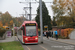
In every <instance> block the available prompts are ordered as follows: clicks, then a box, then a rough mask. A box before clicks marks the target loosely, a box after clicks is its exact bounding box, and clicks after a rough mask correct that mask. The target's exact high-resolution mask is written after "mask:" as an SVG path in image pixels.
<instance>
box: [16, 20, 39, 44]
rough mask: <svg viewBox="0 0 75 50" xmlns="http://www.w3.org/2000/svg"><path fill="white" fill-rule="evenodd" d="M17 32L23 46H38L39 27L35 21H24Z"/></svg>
mask: <svg viewBox="0 0 75 50" xmlns="http://www.w3.org/2000/svg"><path fill="white" fill-rule="evenodd" d="M17 32H18V33H17V37H18V39H19V40H20V41H21V42H22V43H23V44H38V25H37V23H36V22H35V21H24V22H23V24H22V25H21V26H20V27H19V28H18V31H17Z"/></svg>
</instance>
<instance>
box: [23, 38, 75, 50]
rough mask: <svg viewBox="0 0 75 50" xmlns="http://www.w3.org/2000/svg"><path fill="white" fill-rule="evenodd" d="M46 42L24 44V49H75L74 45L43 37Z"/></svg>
mask: <svg viewBox="0 0 75 50" xmlns="http://www.w3.org/2000/svg"><path fill="white" fill-rule="evenodd" d="M43 41H44V43H43V44H41V43H40V39H39V44H38V45H22V46H23V48H24V50H75V46H74V45H70V44H66V43H61V42H57V41H53V40H50V39H47V38H44V39H43Z"/></svg>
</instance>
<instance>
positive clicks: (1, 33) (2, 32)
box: [0, 27, 6, 37]
mask: <svg viewBox="0 0 75 50" xmlns="http://www.w3.org/2000/svg"><path fill="white" fill-rule="evenodd" d="M5 32H6V29H4V28H3V27H0V37H2V36H3V34H4V33H5Z"/></svg>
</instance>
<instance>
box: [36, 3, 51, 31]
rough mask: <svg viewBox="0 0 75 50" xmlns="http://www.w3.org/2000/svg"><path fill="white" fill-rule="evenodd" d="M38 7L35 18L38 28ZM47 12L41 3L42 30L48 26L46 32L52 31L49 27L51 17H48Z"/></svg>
mask: <svg viewBox="0 0 75 50" xmlns="http://www.w3.org/2000/svg"><path fill="white" fill-rule="evenodd" d="M39 11H40V10H39V7H38V8H37V16H36V17H35V20H36V22H37V23H38V27H39V28H40V17H39V16H40V13H39ZM48 14H49V13H48V10H47V8H46V5H45V3H44V2H42V19H43V29H44V26H45V25H48V30H51V29H52V25H51V16H49V15H48Z"/></svg>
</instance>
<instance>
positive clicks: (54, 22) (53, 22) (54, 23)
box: [52, 16, 57, 26]
mask: <svg viewBox="0 0 75 50" xmlns="http://www.w3.org/2000/svg"><path fill="white" fill-rule="evenodd" d="M52 24H53V26H57V24H56V21H55V17H54V16H53V21H52Z"/></svg>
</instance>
